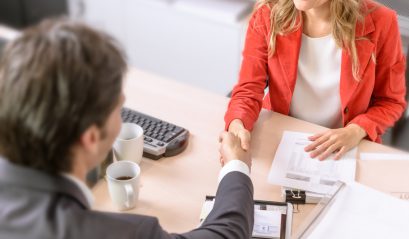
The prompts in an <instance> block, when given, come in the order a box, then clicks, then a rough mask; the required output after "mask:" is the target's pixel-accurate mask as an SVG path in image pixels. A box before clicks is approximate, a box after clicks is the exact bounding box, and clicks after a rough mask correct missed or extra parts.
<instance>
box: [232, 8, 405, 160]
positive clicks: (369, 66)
mask: <svg viewBox="0 0 409 239" xmlns="http://www.w3.org/2000/svg"><path fill="white" fill-rule="evenodd" d="M404 71H405V59H404V56H403V54H402V49H401V41H400V34H399V29H398V23H397V17H396V14H395V12H393V11H392V10H390V9H388V8H386V7H384V6H382V5H380V4H378V3H375V2H373V1H369V0H262V1H259V2H258V6H257V8H256V10H255V12H254V13H253V16H252V18H251V20H250V23H249V26H248V32H247V37H246V44H245V47H244V51H243V62H242V67H241V71H240V79H239V82H238V84H237V85H236V86H235V88H234V90H233V93H232V98H231V101H230V103H229V107H228V110H227V112H226V115H225V122H226V129H227V130H228V131H230V132H233V133H235V134H237V135H238V136H239V137H240V138H241V140H242V147H243V148H244V149H248V147H249V143H250V131H251V130H252V128H253V124H254V122H255V121H256V120H257V118H258V115H259V112H260V109H261V107H264V108H266V109H269V110H273V111H276V112H279V113H282V114H286V115H291V116H293V117H296V118H300V119H302V120H306V121H310V122H313V123H316V124H320V125H323V126H326V127H328V128H331V129H330V130H327V131H325V132H322V133H319V134H316V135H313V136H312V137H310V140H311V141H313V142H312V143H311V144H310V145H309V146H307V147H306V148H305V150H306V151H307V152H311V157H318V158H319V159H320V160H323V159H325V158H327V157H328V156H329V155H331V154H332V153H336V155H335V158H336V159H339V158H340V157H341V156H342V155H343V154H345V153H346V152H347V151H348V150H349V149H351V148H353V147H354V146H356V145H358V143H359V142H360V141H361V140H362V139H363V138H365V137H367V138H368V139H370V140H372V141H376V142H381V138H380V136H381V135H382V134H383V133H384V132H385V130H386V129H387V128H388V127H391V126H392V125H393V124H394V123H395V121H396V120H398V119H399V117H400V116H401V114H402V112H403V111H404V109H405V107H406V102H405V99H404V96H405V92H406V89H405V78H404ZM266 79H267V84H268V87H269V88H268V89H269V92H268V94H267V95H266V96H265V97H264V89H265V86H266ZM263 98H264V99H263Z"/></svg>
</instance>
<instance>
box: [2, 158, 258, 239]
mask: <svg viewBox="0 0 409 239" xmlns="http://www.w3.org/2000/svg"><path fill="white" fill-rule="evenodd" d="M253 209H254V206H253V185H252V183H251V180H250V178H249V177H248V176H246V175H245V174H243V173H240V172H230V173H228V174H227V175H226V176H225V177H224V178H223V179H222V181H221V182H220V184H219V188H218V190H217V194H216V200H215V204H214V208H213V210H212V212H211V213H210V214H209V216H208V217H207V219H206V220H205V221H204V223H203V224H202V226H201V227H199V228H196V229H194V230H192V231H190V232H187V233H184V234H169V233H167V232H165V231H164V230H163V229H162V228H161V226H160V225H159V223H158V220H157V219H156V218H154V217H149V216H142V215H135V214H124V213H107V212H98V211H92V210H90V209H89V205H87V201H86V199H85V197H84V195H83V194H82V192H81V191H80V189H79V188H78V187H77V185H75V184H74V183H72V182H71V181H69V180H67V179H65V178H63V177H59V176H50V175H47V174H45V173H42V172H40V171H37V170H33V169H29V168H26V167H21V166H17V165H14V164H12V163H10V162H8V161H6V160H4V159H1V158H0V238H4V239H15V238H28V239H48V238H53V239H56V238H74V239H81V238H87V239H91V238H95V239H101V238H110V239H120V238H149V239H165V238H172V239H182V238H184V239H196V238H197V239H199V238H200V239H207V238H209V239H219V238H220V239H221V238H224V239H227V238H231V239H240V238H245V239H248V238H250V235H251V232H252V228H253V213H254V211H253ZM175 220H178V218H177V215H175Z"/></svg>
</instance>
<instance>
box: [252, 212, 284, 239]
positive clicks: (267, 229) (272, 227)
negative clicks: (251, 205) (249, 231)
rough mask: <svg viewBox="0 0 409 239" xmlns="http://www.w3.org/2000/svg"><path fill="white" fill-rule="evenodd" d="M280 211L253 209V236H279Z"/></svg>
mask: <svg viewBox="0 0 409 239" xmlns="http://www.w3.org/2000/svg"><path fill="white" fill-rule="evenodd" d="M280 228H281V213H280V212H279V211H267V210H254V227H253V237H260V238H274V237H277V238H280Z"/></svg>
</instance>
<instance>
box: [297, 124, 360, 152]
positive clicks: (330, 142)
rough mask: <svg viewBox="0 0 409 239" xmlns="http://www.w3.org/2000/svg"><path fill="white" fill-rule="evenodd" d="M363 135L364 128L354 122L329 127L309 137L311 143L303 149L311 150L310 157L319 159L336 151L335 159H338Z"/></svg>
mask: <svg viewBox="0 0 409 239" xmlns="http://www.w3.org/2000/svg"><path fill="white" fill-rule="evenodd" d="M365 136H366V132H365V130H363V129H362V128H361V127H360V126H358V125H356V124H350V125H348V126H346V127H345V128H340V129H331V130H328V131H326V132H324V133H320V134H316V135H313V136H311V137H309V139H310V140H311V141H313V143H311V144H310V145H308V146H307V147H305V151H306V152H311V153H310V156H311V158H316V157H318V159H319V160H324V159H326V158H328V157H329V156H330V155H331V154H332V153H335V152H336V155H335V160H338V159H340V158H341V157H342V156H343V155H344V154H345V153H346V152H348V151H349V150H350V149H352V148H353V147H355V146H357V145H358V144H359V142H361V140H362V139H363V138H364V137H365Z"/></svg>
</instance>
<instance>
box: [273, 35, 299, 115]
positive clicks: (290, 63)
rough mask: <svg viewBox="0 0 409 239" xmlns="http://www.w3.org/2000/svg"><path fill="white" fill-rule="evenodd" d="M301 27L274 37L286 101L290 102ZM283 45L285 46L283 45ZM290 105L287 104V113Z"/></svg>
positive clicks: (294, 79) (295, 73)
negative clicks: (285, 90)
mask: <svg viewBox="0 0 409 239" xmlns="http://www.w3.org/2000/svg"><path fill="white" fill-rule="evenodd" d="M301 35H302V27H300V28H299V29H298V30H296V31H294V32H291V33H288V34H286V35H278V36H277V38H276V56H277V58H278V62H279V63H280V67H281V72H282V75H283V79H285V83H284V84H286V86H283V88H284V87H286V88H287V89H288V94H287V102H291V98H292V95H293V92H294V87H295V82H296V80H297V69H298V57H299V54H300V47H301ZM284 46H285V47H284ZM289 110H290V107H289V104H288V107H287V110H286V111H287V114H288V113H289Z"/></svg>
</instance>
